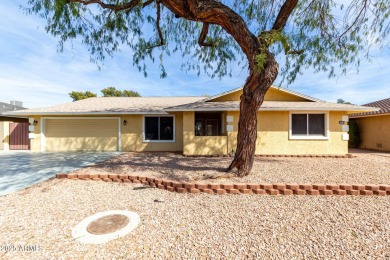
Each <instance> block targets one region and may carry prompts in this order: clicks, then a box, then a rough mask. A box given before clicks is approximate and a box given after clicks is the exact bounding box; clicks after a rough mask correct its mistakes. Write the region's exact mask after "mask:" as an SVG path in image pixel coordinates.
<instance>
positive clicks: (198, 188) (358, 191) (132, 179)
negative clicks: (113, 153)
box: [56, 173, 390, 196]
mask: <svg viewBox="0 0 390 260" xmlns="http://www.w3.org/2000/svg"><path fill="white" fill-rule="evenodd" d="M56 178H58V179H78V180H103V181H105V182H118V183H122V182H123V183H141V184H144V185H148V186H150V187H154V188H159V189H164V190H167V191H171V192H177V193H194V194H195V193H202V192H203V193H208V194H221V195H222V194H269V195H278V194H281V195H378V196H386V195H390V185H387V184H380V185H375V184H368V185H364V184H297V183H191V182H180V181H172V180H168V179H160V178H154V177H146V176H138V175H127V174H112V173H109V174H76V173H69V174H67V173H59V174H57V175H56Z"/></svg>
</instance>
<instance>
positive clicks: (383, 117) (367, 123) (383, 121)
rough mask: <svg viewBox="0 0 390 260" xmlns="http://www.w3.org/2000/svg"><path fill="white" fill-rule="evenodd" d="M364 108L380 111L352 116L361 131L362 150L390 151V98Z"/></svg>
mask: <svg viewBox="0 0 390 260" xmlns="http://www.w3.org/2000/svg"><path fill="white" fill-rule="evenodd" d="M364 106H367V107H377V108H379V110H378V111H373V112H366V113H358V114H352V115H351V120H354V121H356V123H357V125H358V128H359V131H360V139H361V143H360V148H363V149H370V150H378V151H390V98H386V99H382V100H378V101H374V102H371V103H368V104H365V105H364Z"/></svg>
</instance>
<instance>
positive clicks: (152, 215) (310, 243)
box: [0, 179, 390, 259]
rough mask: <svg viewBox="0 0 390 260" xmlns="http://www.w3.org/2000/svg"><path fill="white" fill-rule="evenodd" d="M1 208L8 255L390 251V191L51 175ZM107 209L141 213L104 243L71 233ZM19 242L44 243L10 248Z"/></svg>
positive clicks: (276, 255) (380, 255) (378, 255)
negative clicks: (316, 192)
mask: <svg viewBox="0 0 390 260" xmlns="http://www.w3.org/2000/svg"><path fill="white" fill-rule="evenodd" d="M156 199H158V200H160V201H162V202H155V200H156ZM0 205H1V211H0V233H1V236H0V246H2V247H3V250H0V258H5V259H7V258H8V259H74V258H85V259H108V258H110V259H111V258H116V259H121V258H124V259H179V258H182V259H248V258H252V259H253V258H258V259H261V258H273V259H291V258H328V259H329V258H341V259H362V258H372V259H387V258H389V257H390V196H384V197H381V196H268V195H264V196H259V195H222V196H220V195H208V194H196V195H193V194H178V193H173V192H167V191H164V190H159V189H153V188H143V187H142V186H141V185H139V184H137V185H135V184H124V183H106V182H103V181H81V180H67V179H61V180H60V179H52V180H48V181H46V182H43V183H41V184H38V185H35V186H32V187H31V188H28V189H25V190H21V191H18V192H16V193H13V194H9V195H6V196H2V197H0ZM106 210H130V211H135V212H137V213H138V214H139V215H140V217H141V223H140V225H139V226H138V227H137V228H136V229H135V230H134V231H133V232H132V233H130V234H128V235H126V236H125V237H123V238H120V239H117V240H113V241H110V242H108V243H106V244H102V245H82V244H79V243H78V242H77V241H75V240H74V239H73V238H72V237H71V229H72V228H73V227H74V226H75V225H76V224H77V223H78V222H80V221H81V220H82V219H84V218H85V217H87V216H90V215H92V214H95V213H97V212H100V211H106ZM12 245H14V246H20V245H28V246H34V245H35V246H37V247H38V248H39V249H40V250H38V251H34V252H26V251H24V252H23V251H9V252H4V246H12ZM0 249H1V247H0Z"/></svg>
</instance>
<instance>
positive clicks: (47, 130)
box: [12, 87, 370, 155]
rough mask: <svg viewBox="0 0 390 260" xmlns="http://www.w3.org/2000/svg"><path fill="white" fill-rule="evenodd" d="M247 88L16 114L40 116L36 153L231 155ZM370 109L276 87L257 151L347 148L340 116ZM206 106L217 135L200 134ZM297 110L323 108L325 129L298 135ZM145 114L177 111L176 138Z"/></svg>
mask: <svg viewBox="0 0 390 260" xmlns="http://www.w3.org/2000/svg"><path fill="white" fill-rule="evenodd" d="M241 94H242V89H240V88H239V89H235V90H232V91H229V92H226V93H222V94H220V95H217V96H214V97H211V98H205V97H142V98H137V97H133V98H115V97H110V98H90V99H86V100H81V101H77V102H70V103H66V104H61V105H57V106H53V107H49V108H43V109H30V110H25V111H21V112H18V111H15V112H12V113H13V114H18V115H23V116H25V117H29V119H30V120H29V121H30V123H31V122H34V121H35V122H34V123H32V124H31V125H30V126H31V127H32V130H31V134H32V136H31V150H32V151H33V152H43V151H123V152H130V151H134V152H142V151H171V152H181V153H183V154H184V155H228V154H233V153H234V152H235V150H236V146H237V132H238V120H239V99H240V96H241ZM366 110H367V108H365V107H359V106H354V105H345V104H335V103H329V102H324V101H321V100H318V99H315V98H312V97H308V96H305V95H303V94H300V93H297V92H293V91H290V90H285V89H284V90H283V89H279V88H277V87H272V88H271V89H270V90H269V91H268V92H267V94H266V96H265V102H264V103H263V105H262V107H261V108H260V110H259V112H258V118H257V119H258V126H257V131H258V139H257V142H256V154H263V155H300V154H313V155H314V154H316V155H317V154H329V155H342V154H346V153H348V142H347V140H348V138H346V136H348V133H347V131H348V130H347V129H346V128H345V126H342V125H340V123H339V122H340V121H343V120H345V118H346V115H347V114H348V113H349V112H350V111H366ZM368 111H370V110H369V109H368ZM207 113H209V115H210V114H217V115H218V116H219V119H218V120H219V121H218V131H217V132H213V131H214V130H215V129H214V128H213V130H212V134H199V133H196V129H195V124H196V120H199V116H200V114H202V115H203V116H204V120H209V119H207ZM293 113H294V114H296V113H304V114H311V113H316V114H322V115H324V120H323V121H325V123H324V124H325V134H324V136H319V137H318V136H316V137H313V136H311V137H304V138H297V136H293V135H291V125H292V123H291V120H292V114H293ZM197 116H198V119H196V117H197ZM146 117H170V118H172V119H173V122H172V121H170V124H172V126H173V135H172V136H173V137H172V140H164V139H161V140H160V139H159V140H151V139H147V138H145V136H146V134H145V124H146V120H145V118H146ZM308 118H309V116H308ZM210 120H213V119H210ZM169 128H171V127H170V126H169ZM159 131H160V130H159Z"/></svg>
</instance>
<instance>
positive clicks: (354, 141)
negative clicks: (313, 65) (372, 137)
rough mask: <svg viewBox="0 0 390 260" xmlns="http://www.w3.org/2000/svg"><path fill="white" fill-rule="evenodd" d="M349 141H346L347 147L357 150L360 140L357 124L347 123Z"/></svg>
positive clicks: (353, 122)
mask: <svg viewBox="0 0 390 260" xmlns="http://www.w3.org/2000/svg"><path fill="white" fill-rule="evenodd" d="M348 124H349V141H348V147H349V148H359V146H360V143H361V139H360V131H359V127H358V124H357V123H356V121H354V120H353V121H349V123H348Z"/></svg>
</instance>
